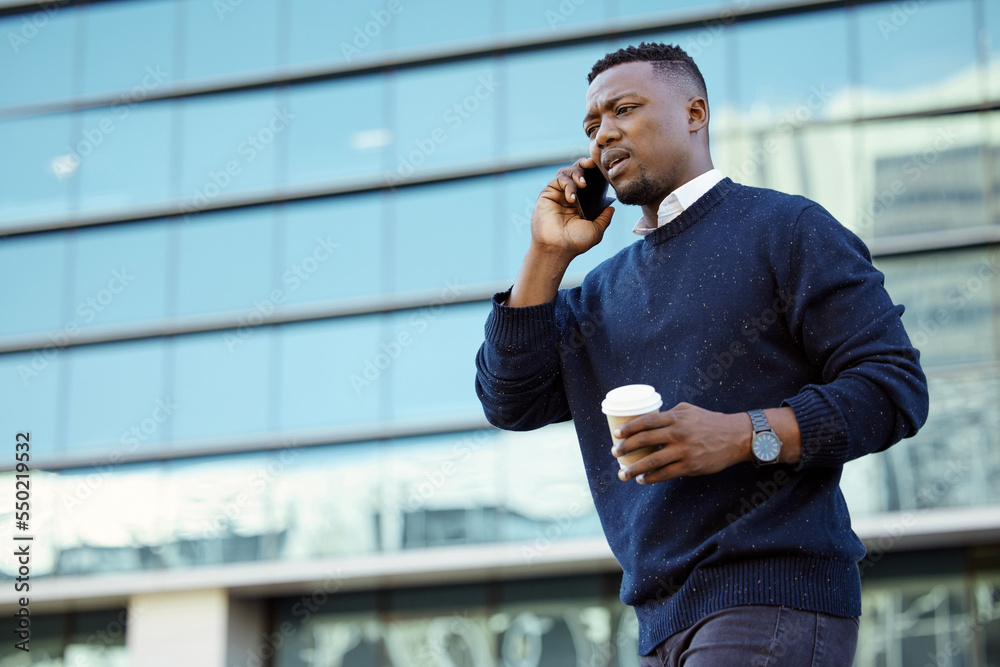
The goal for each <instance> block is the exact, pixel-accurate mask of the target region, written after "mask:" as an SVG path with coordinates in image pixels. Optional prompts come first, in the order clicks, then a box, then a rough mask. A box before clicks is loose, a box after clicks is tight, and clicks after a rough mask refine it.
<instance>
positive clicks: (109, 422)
mask: <svg viewBox="0 0 1000 667" xmlns="http://www.w3.org/2000/svg"><path fill="white" fill-rule="evenodd" d="M164 350H165V342H164V340H163V339H154V340H141V341H133V342H128V343H115V344H109V345H94V346H86V347H76V348H70V349H69V350H67V351H66V352H64V354H66V355H67V360H68V363H69V364H70V368H69V387H68V391H67V393H68V395H69V397H70V400H69V408H68V411H67V414H66V416H65V418H64V419H65V420H66V431H67V435H66V447H67V449H69V450H74V451H80V450H94V449H103V450H105V451H109V452H115V451H119V452H122V453H125V454H128V453H132V452H141V451H143V450H146V449H150V448H154V447H155V446H156V444H157V443H160V442H163V441H164V440H168V439H169V431H170V429H171V428H172V426H173V418H174V417H175V415H176V412H177V410H178V409H179V408H178V407H177V406H176V404H175V403H174V397H173V396H171V395H168V394H167V393H166V391H167V390H166V387H165V386H164V383H163V355H164Z"/></svg>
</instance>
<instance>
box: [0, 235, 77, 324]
mask: <svg viewBox="0 0 1000 667" xmlns="http://www.w3.org/2000/svg"><path fill="white" fill-rule="evenodd" d="M70 252H71V250H70V247H69V243H67V237H66V234H65V233H63V232H55V233H51V234H40V235H36V236H16V237H13V238H9V239H4V241H3V242H2V243H0V312H2V313H3V317H0V335H2V334H19V333H27V332H29V331H51V332H53V334H55V333H56V332H61V333H62V335H73V332H74V331H75V329H76V327H75V326H74V325H71V322H70V319H69V317H68V316H67V314H66V313H65V312H64V310H63V286H64V285H65V275H66V273H65V271H66V265H67V262H68V261H69V258H70ZM54 342H55V341H54Z"/></svg>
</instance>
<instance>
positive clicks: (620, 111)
mask: <svg viewBox="0 0 1000 667" xmlns="http://www.w3.org/2000/svg"><path fill="white" fill-rule="evenodd" d="M634 108H635V107H618V109H616V110H615V113H616V114H618V115H619V116H621V115H622V114H624V113H626V112H628V111H631V110H632V109H634Z"/></svg>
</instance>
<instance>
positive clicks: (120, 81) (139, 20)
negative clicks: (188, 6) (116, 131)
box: [83, 0, 176, 100]
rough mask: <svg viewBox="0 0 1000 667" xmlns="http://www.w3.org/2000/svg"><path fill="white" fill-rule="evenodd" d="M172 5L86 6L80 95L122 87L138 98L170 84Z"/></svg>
mask: <svg viewBox="0 0 1000 667" xmlns="http://www.w3.org/2000/svg"><path fill="white" fill-rule="evenodd" d="M175 7H176V4H175V3H173V2H171V1H170V0H152V1H149V0H146V1H145V2H112V3H99V4H94V5H87V6H86V7H85V8H84V12H85V13H84V15H83V19H84V21H85V23H86V37H85V39H84V43H85V44H86V53H85V55H84V59H83V62H84V71H83V93H84V94H96V93H103V92H107V91H113V90H122V91H128V92H127V93H125V96H126V99H136V100H138V99H143V98H144V97H146V95H148V94H149V93H151V92H153V91H157V92H159V89H162V88H163V87H166V86H168V85H170V84H171V83H172V81H173V79H174V71H173V69H174V67H173V65H174V16H175V15H176V11H175ZM123 53H127V54H128V57H127V58H123V57H122V54H123Z"/></svg>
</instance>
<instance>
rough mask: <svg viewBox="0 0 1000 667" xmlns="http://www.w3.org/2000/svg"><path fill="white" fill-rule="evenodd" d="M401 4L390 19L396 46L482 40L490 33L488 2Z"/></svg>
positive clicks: (462, 0) (454, 0)
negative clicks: (398, 10)
mask: <svg viewBox="0 0 1000 667" xmlns="http://www.w3.org/2000/svg"><path fill="white" fill-rule="evenodd" d="M403 6H404V8H405V9H404V10H403V11H400V12H399V14H398V16H397V18H396V20H395V21H394V22H393V26H394V28H395V31H396V32H395V33H394V34H393V36H394V37H395V42H396V43H395V46H396V47H397V48H400V49H408V48H412V47H417V46H430V45H434V46H440V45H441V44H444V43H447V42H454V41H456V39H461V40H462V41H465V42H473V41H476V42H479V43H482V38H483V37H488V36H489V35H490V34H491V33H492V25H493V3H492V2H467V1H466V0H436V1H435V2H433V3H416V2H415V3H412V4H410V3H404V5H403ZM425 99H435V98H433V97H429V98H425Z"/></svg>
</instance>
